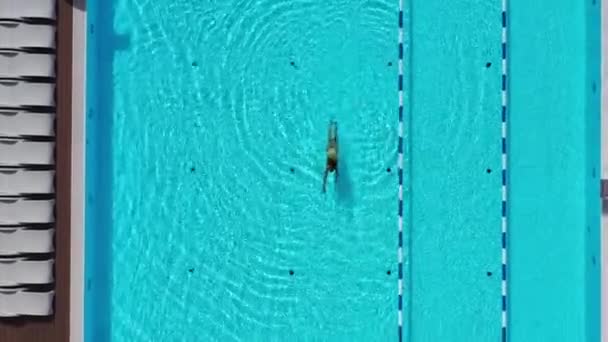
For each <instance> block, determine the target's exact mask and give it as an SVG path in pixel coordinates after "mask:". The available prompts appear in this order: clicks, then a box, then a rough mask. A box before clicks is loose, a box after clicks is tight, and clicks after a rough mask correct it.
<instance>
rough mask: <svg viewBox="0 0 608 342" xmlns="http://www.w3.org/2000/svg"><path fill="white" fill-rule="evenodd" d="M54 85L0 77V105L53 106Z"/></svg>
mask: <svg viewBox="0 0 608 342" xmlns="http://www.w3.org/2000/svg"><path fill="white" fill-rule="evenodd" d="M54 95H55V85H54V84H52V83H37V82H26V81H21V80H2V79H0V106H6V107H18V106H22V105H30V106H53V105H54V104H55V99H54Z"/></svg>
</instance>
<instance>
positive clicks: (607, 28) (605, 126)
mask: <svg viewBox="0 0 608 342" xmlns="http://www.w3.org/2000/svg"><path fill="white" fill-rule="evenodd" d="M601 6H602V8H601V19H600V20H601V61H600V63H601V100H600V101H601V105H600V106H601V114H600V115H601V119H600V120H601V126H600V129H601V154H600V160H601V167H602V170H601V178H602V179H607V178H608V158H606V154H607V153H608V118H607V116H608V87H607V83H606V82H607V81H608V66H607V65H606V63H607V62H608V61H607V60H606V58H607V56H608V3H606V2H602V4H601ZM606 229H608V215H606V214H604V213H603V212H602V214H601V226H600V239H601V253H602V257H601V260H602V267H601V336H602V338H601V340H602V341H603V342H608V315H607V314H608V270H607V269H606V265H608V252H607V248H608V235H607V234H606V233H605V231H606Z"/></svg>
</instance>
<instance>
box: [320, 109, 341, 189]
mask: <svg viewBox="0 0 608 342" xmlns="http://www.w3.org/2000/svg"><path fill="white" fill-rule="evenodd" d="M326 152H327V162H326V165H325V174H324V175H323V192H325V185H326V184H327V175H328V174H329V173H330V172H334V171H335V172H336V176H335V178H336V181H338V123H337V122H335V121H333V120H332V121H330V122H329V129H328V132H327V150H326Z"/></svg>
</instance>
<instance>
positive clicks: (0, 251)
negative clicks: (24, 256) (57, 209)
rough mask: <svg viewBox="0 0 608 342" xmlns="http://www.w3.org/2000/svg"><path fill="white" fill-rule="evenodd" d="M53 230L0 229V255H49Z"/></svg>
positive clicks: (52, 248) (51, 247) (52, 247)
mask: <svg viewBox="0 0 608 342" xmlns="http://www.w3.org/2000/svg"><path fill="white" fill-rule="evenodd" d="M54 234H55V229H52V228H51V229H27V228H22V227H15V228H12V227H11V228H0V255H2V256H11V255H18V254H21V253H51V252H53V251H54V250H55V247H54V246H53V235H54Z"/></svg>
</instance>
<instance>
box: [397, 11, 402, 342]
mask: <svg viewBox="0 0 608 342" xmlns="http://www.w3.org/2000/svg"><path fill="white" fill-rule="evenodd" d="M398 51H399V78H398V86H397V90H398V92H399V142H398V150H397V155H398V157H397V168H398V173H399V188H398V191H399V200H398V205H399V207H398V210H397V222H398V224H397V225H398V228H399V245H398V247H397V262H398V267H399V278H398V280H397V282H398V284H397V288H398V296H397V300H398V304H397V326H398V329H397V334H398V336H399V342H402V341H403V52H404V51H403V0H399V45H398Z"/></svg>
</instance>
